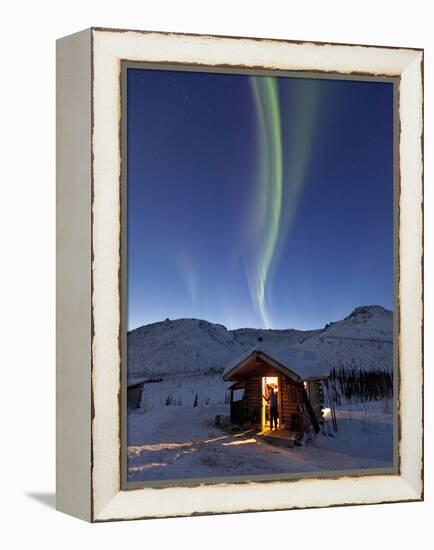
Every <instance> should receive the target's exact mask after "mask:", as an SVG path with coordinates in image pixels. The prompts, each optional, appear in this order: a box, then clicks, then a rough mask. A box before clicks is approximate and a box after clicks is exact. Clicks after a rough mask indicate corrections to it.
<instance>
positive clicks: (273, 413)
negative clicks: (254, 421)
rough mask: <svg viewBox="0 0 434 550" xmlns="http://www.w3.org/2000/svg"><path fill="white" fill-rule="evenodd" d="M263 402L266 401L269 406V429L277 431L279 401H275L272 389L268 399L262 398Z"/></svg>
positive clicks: (275, 397) (275, 396)
mask: <svg viewBox="0 0 434 550" xmlns="http://www.w3.org/2000/svg"><path fill="white" fill-rule="evenodd" d="M263 397H264V399H265V401H268V403H269V404H270V428H271V429H273V424H274V429H275V430H277V416H278V412H277V411H278V408H279V401H278V399H277V395H276V393H274V388H273V387H271V388H270V395H269V396H268V397H265V395H264V396H263Z"/></svg>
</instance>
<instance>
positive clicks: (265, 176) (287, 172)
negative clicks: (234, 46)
mask: <svg viewBox="0 0 434 550" xmlns="http://www.w3.org/2000/svg"><path fill="white" fill-rule="evenodd" d="M250 83H251V87H252V91H253V96H254V102H255V110H256V115H257V123H258V147H259V178H258V185H257V188H256V192H255V196H254V201H253V208H252V211H251V213H250V227H249V234H250V236H251V238H252V237H253V238H252V249H251V250H252V252H253V253H252V257H251V260H250V261H251V264H250V265H251V270H249V276H248V282H249V288H250V293H251V296H252V300H253V302H254V304H255V307H256V309H257V311H258V314H259V316H260V318H261V319H262V322H263V323H264V325H265V327H266V328H271V327H272V321H271V316H270V312H269V308H268V305H267V294H270V290H269V287H270V281H271V279H272V277H273V272H274V268H275V266H276V264H277V263H278V259H279V256H280V255H281V254H282V252H283V247H284V243H285V239H286V237H287V235H288V233H289V231H290V229H291V226H292V224H293V222H294V220H295V215H296V211H297V205H298V203H299V200H300V195H301V192H302V189H303V186H304V183H305V181H306V172H307V168H308V160H309V158H310V152H311V149H312V142H313V136H314V122H315V118H316V113H317V111H318V83H317V82H316V81H315V80H308V79H306V80H304V79H303V80H300V81H298V83H297V84H298V86H297V92H296V94H295V96H294V94H293V95H292V96H291V97H289V96H288V97H287V98H286V99H288V101H294V102H295V103H294V107H295V109H294V115H293V117H292V118H291V120H282V114H281V108H280V96H279V86H278V79H277V78H276V77H263V76H261V77H250ZM281 91H282V90H281ZM283 91H284V90H283ZM283 129H286V133H285V136H283ZM283 138H285V139H283ZM283 141H285V153H287V155H285V157H284V154H283V150H284V146H283ZM284 184H285V185H284Z"/></svg>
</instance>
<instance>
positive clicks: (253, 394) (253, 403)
mask: <svg viewBox="0 0 434 550" xmlns="http://www.w3.org/2000/svg"><path fill="white" fill-rule="evenodd" d="M261 386H262V377H261V376H254V377H251V378H249V379H248V380H247V382H246V391H245V394H244V396H245V400H246V409H245V414H246V419H248V420H251V421H252V422H260V421H261V406H262V387H261Z"/></svg>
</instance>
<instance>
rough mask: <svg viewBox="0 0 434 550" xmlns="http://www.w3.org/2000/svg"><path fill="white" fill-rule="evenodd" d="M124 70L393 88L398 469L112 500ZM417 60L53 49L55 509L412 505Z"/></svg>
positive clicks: (226, 47)
mask: <svg viewBox="0 0 434 550" xmlns="http://www.w3.org/2000/svg"><path fill="white" fill-rule="evenodd" d="M123 61H130V62H146V63H154V64H159V65H164V64H168V65H171V66H173V65H178V64H180V65H186V66H195V67H197V68H201V67H203V69H204V70H206V68H213V67H215V68H217V67H220V68H221V67H227V68H229V69H237V68H242V69H243V70H246V69H253V70H255V69H256V70H261V71H277V70H278V71H288V72H291V71H293V72H298V73H300V72H306V73H317V74H328V75H335V76H336V77H337V78H338V77H346V78H348V77H354V78H357V77H364V76H366V77H368V76H371V77H393V78H395V79H396V81H397V83H398V102H397V117H398V120H399V135H398V137H397V144H396V145H397V150H396V151H395V154H396V159H397V166H398V167H399V170H398V171H399V185H398V194H397V197H396V201H397V212H398V214H397V215H398V220H397V224H396V227H397V234H396V243H397V244H396V246H397V247H398V256H399V263H398V266H397V269H396V273H395V278H396V295H397V298H396V299H397V304H398V315H397V316H396V318H397V321H396V323H397V325H396V341H395V345H396V348H397V352H396V354H397V358H396V360H397V361H398V369H399V384H398V383H397V386H396V387H397V389H398V391H399V395H398V396H397V400H398V404H399V418H398V457H399V460H398V463H399V464H398V469H397V472H395V473H393V474H387V475H384V474H383V475H382V474H378V475H377V474H376V475H364V476H351V475H344V476H337V477H324V478H304V479H299V478H297V479H292V480H284V481H282V480H278V481H271V480H270V481H268V482H266V483H263V482H259V481H258V482H255V481H249V482H243V483H236V482H235V481H234V482H229V481H228V482H224V483H210V484H208V483H199V484H196V485H192V486H173V487H165V488H153V487H142V488H135V489H128V490H126V489H123V488H122V487H123V485H122V479H121V466H122V464H121V463H122V459H121V457H122V429H121V428H122V420H121V414H122V354H123V353H124V352H123V349H122V345H121V340H122V339H121V338H120V334H121V319H122V312H121V294H122V288H123V287H122V285H123V281H122V260H121V254H120V250H121V243H122V231H121V212H122V204H121V198H122V192H121V171H122V155H121V150H122V149H121V138H120V131H121V112H122V109H121V107H122V103H121V68H122V62H123ZM422 258H423V51H422V50H418V49H404V48H389V47H377V46H361V45H343V44H323V43H314V42H295V41H280V40H267V39H256V38H238V37H217V36H200V35H188V34H166V33H158V32H142V31H125V30H115V29H102V28H92V29H88V30H85V31H82V32H79V33H77V34H74V35H71V36H67V37H65V38H62V39H60V40H59V41H58V43H57V508H58V509H59V510H61V511H63V512H66V513H68V514H71V515H74V516H76V517H79V518H82V519H84V520H87V521H91V522H103V521H112V520H128V519H138V518H160V517H173V516H192V515H200V514H223V513H235V512H245V511H258V510H262V511H267V510H269V511H271V510H281V509H291V508H310V507H324V506H338V505H352V504H370V503H383V502H399V501H416V500H421V499H422V498H423V348H422V344H423V342H422V334H423V269H422Z"/></svg>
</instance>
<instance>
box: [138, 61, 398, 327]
mask: <svg viewBox="0 0 434 550" xmlns="http://www.w3.org/2000/svg"><path fill="white" fill-rule="evenodd" d="M127 98H128V99H127V109H128V114H127V132H128V207H127V208H128V329H129V330H131V329H133V328H135V327H137V326H140V325H144V324H148V323H152V322H156V321H161V320H164V319H165V318H170V319H178V318H183V317H194V318H200V319H206V320H208V321H211V322H216V323H221V324H223V325H225V326H226V327H228V328H239V327H258V328H260V327H262V328H299V329H307V328H319V327H321V326H323V325H324V324H325V323H327V322H330V321H333V320H337V319H340V318H342V317H344V316H346V315H348V314H349V313H350V312H351V311H352V309H354V308H355V307H357V306H360V305H369V304H378V305H382V306H385V307H387V308H389V309H392V307H393V86H392V84H391V83H374V82H357V81H343V80H339V81H338V80H325V79H323V80H321V79H304V78H303V79H301V78H287V77H269V76H267V77H263V76H250V75H232V74H211V73H201V72H183V71H159V70H150V69H128V95H127Z"/></svg>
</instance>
